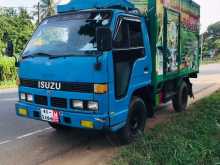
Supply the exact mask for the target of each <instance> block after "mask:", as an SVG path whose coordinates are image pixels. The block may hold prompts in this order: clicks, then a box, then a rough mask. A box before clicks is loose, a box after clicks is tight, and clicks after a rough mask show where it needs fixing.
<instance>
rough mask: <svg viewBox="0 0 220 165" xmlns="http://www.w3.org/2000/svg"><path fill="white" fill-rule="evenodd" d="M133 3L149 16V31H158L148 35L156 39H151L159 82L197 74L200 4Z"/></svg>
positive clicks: (181, 0)
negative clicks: (173, 76) (172, 77)
mask: <svg viewBox="0 0 220 165" xmlns="http://www.w3.org/2000/svg"><path fill="white" fill-rule="evenodd" d="M131 1H132V3H134V4H135V6H136V7H137V8H138V9H139V10H140V11H141V13H142V14H145V15H146V16H148V17H147V19H148V21H149V22H150V23H149V28H151V30H150V31H151V32H153V31H154V32H155V35H153V34H149V35H150V36H151V37H152V38H155V39H151V40H152V42H154V43H153V44H152V45H155V50H152V52H153V56H155V63H154V64H155V74H156V75H157V76H156V78H155V79H156V82H160V81H163V80H166V78H167V75H169V76H172V75H174V74H175V75H176V74H179V73H189V72H196V71H198V69H199V55H198V54H199V27H200V22H199V20H200V7H199V5H197V4H196V3H195V2H193V1H192V0H131ZM154 8H155V10H154ZM154 14H155V16H154ZM150 19H151V20H150ZM154 21H155V22H154ZM152 28H153V29H152ZM152 49H154V48H153V46H152Z"/></svg>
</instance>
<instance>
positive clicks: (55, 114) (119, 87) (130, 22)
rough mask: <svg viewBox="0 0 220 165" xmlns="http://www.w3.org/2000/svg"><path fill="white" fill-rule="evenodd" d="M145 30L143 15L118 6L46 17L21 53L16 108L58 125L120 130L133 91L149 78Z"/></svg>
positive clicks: (147, 39)
mask: <svg viewBox="0 0 220 165" xmlns="http://www.w3.org/2000/svg"><path fill="white" fill-rule="evenodd" d="M108 29H109V30H108ZM108 33H109V34H108ZM147 34H148V33H147V25H146V20H145V18H144V17H142V16H140V15H137V14H131V13H129V12H125V10H119V9H99V10H97V9H92V10H81V11H76V12H70V13H69V12H68V13H62V14H59V15H56V16H53V17H49V18H46V19H45V20H43V21H42V22H41V24H40V25H39V27H38V28H37V30H36V31H35V32H34V34H33V36H32V39H31V40H30V41H29V43H28V44H27V46H26V48H25V49H24V52H23V55H22V57H21V58H22V60H21V61H20V67H19V79H20V86H19V99H20V101H19V102H18V103H17V104H16V109H17V114H18V115H20V116H26V117H29V118H33V119H37V120H45V121H48V122H49V123H50V124H51V125H52V126H54V127H56V128H58V127H59V126H61V125H64V126H69V127H76V128H89V129H97V130H102V129H108V130H111V131H118V130H119V129H121V128H122V127H123V126H125V124H126V120H127V116H128V111H129V108H128V107H129V105H130V102H131V100H132V99H133V98H132V97H133V94H134V92H135V91H137V90H140V89H141V88H146V87H149V86H150V84H151V52H150V44H149V38H148V35H147ZM106 36H107V37H106ZM108 36H110V37H108ZM97 39H99V41H97ZM102 39H105V42H108V43H110V45H109V46H110V49H109V46H108V47H107V49H106V48H105V46H106V45H105V46H104V45H102V44H103V42H104V41H103V40H102ZM106 39H107V40H108V41H106ZM100 40H101V41H100ZM97 42H99V43H97ZM97 44H100V45H101V46H98V45H97ZM100 47H101V48H100ZM103 47H104V49H103V50H101V49H102V48H103ZM105 49H106V50H105ZM136 124H137V123H136Z"/></svg>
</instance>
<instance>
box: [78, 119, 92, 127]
mask: <svg viewBox="0 0 220 165" xmlns="http://www.w3.org/2000/svg"><path fill="white" fill-rule="evenodd" d="M80 124H81V126H82V127H85V128H94V124H93V122H92V121H86V120H82V121H81V122H80Z"/></svg>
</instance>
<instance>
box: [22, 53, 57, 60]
mask: <svg viewBox="0 0 220 165" xmlns="http://www.w3.org/2000/svg"><path fill="white" fill-rule="evenodd" d="M34 57H49V58H51V57H53V55H51V54H48V53H44V52H37V53H33V54H30V55H24V56H22V59H26V58H34Z"/></svg>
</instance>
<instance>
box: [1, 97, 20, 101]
mask: <svg viewBox="0 0 220 165" xmlns="http://www.w3.org/2000/svg"><path fill="white" fill-rule="evenodd" d="M0 101H2V102H3V101H18V98H17V97H15V98H4V99H0Z"/></svg>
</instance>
